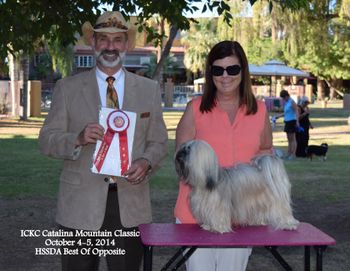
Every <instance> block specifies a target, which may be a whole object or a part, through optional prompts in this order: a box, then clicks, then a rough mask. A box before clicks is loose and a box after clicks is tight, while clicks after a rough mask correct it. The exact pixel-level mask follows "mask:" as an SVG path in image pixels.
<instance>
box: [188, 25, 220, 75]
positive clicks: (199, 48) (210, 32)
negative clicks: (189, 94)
mask: <svg viewBox="0 0 350 271" xmlns="http://www.w3.org/2000/svg"><path fill="white" fill-rule="evenodd" d="M217 41H218V39H217V37H216V30H215V25H214V23H213V20H211V19H199V20H198V23H197V24H194V25H192V26H191V28H190V30H189V31H188V32H187V33H184V37H183V39H182V42H183V44H184V45H185V56H184V64H185V66H186V68H187V69H189V70H191V71H192V72H193V73H195V76H196V78H198V77H199V76H200V74H201V72H203V71H204V68H205V62H206V58H207V56H208V53H209V51H210V49H211V48H212V46H213V45H214V44H215V43H217Z"/></svg>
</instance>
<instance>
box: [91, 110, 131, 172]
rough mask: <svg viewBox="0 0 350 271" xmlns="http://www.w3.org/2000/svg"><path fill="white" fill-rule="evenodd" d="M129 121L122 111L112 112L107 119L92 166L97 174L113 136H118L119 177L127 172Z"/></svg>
mask: <svg viewBox="0 0 350 271" xmlns="http://www.w3.org/2000/svg"><path fill="white" fill-rule="evenodd" d="M129 124H130V120H129V117H128V115H127V114H125V112H123V111H122V110H115V111H112V112H111V113H110V114H109V115H108V117H107V131H106V133H105V135H104V137H103V141H102V144H101V146H100V148H99V150H98V152H97V155H96V158H95V161H94V165H95V166H96V169H97V171H98V172H100V171H101V168H102V166H103V163H104V161H105V159H106V156H107V153H108V150H109V147H110V145H111V144H112V141H113V137H114V135H115V134H118V136H119V153H120V169H121V175H124V173H125V172H126V171H127V170H128V165H129V151H128V134H127V129H128V127H129Z"/></svg>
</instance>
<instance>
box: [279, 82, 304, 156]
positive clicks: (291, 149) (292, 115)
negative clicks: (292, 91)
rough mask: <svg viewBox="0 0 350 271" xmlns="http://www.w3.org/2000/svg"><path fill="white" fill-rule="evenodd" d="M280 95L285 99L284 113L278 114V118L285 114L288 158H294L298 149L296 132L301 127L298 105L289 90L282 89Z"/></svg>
mask: <svg viewBox="0 0 350 271" xmlns="http://www.w3.org/2000/svg"><path fill="white" fill-rule="evenodd" d="M280 97H281V98H282V99H283V100H284V107H283V110H284V113H283V114H282V115H279V116H277V118H279V117H282V116H284V131H285V132H286V134H287V140H288V153H287V159H288V160H292V159H294V158H295V151H296V149H297V140H296V136H295V133H296V131H297V129H298V127H299V114H298V106H297V104H296V103H295V102H294V100H293V99H292V98H291V97H290V95H289V93H288V91H287V90H284V89H283V90H281V92H280Z"/></svg>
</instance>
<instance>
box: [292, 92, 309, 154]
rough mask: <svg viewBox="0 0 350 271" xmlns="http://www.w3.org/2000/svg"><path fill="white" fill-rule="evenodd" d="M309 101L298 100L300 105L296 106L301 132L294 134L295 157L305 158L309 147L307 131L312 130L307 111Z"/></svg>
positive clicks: (305, 99)
mask: <svg viewBox="0 0 350 271" xmlns="http://www.w3.org/2000/svg"><path fill="white" fill-rule="evenodd" d="M309 103H310V102H309V99H308V97H306V96H305V97H303V98H302V99H301V100H300V103H299V105H298V114H299V125H300V127H302V128H303V129H302V131H300V132H298V131H297V133H296V140H297V149H296V152H295V155H296V156H297V157H306V149H307V147H308V146H309V138H310V134H309V130H310V128H311V129H313V128H314V127H313V126H312V124H311V122H310V119H309V116H310V110H309V107H308V105H309Z"/></svg>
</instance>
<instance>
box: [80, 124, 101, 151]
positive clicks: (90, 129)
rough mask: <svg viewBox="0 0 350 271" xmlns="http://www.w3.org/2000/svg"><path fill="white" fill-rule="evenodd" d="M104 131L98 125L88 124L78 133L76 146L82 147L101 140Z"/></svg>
mask: <svg viewBox="0 0 350 271" xmlns="http://www.w3.org/2000/svg"><path fill="white" fill-rule="evenodd" d="M103 135H104V129H103V127H102V126H101V125H100V124H98V123H89V124H88V125H86V126H85V128H84V129H83V130H82V131H81V132H80V134H79V136H78V138H77V141H76V143H75V145H76V146H84V145H87V144H89V143H90V144H93V143H96V142H97V140H103Z"/></svg>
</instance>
